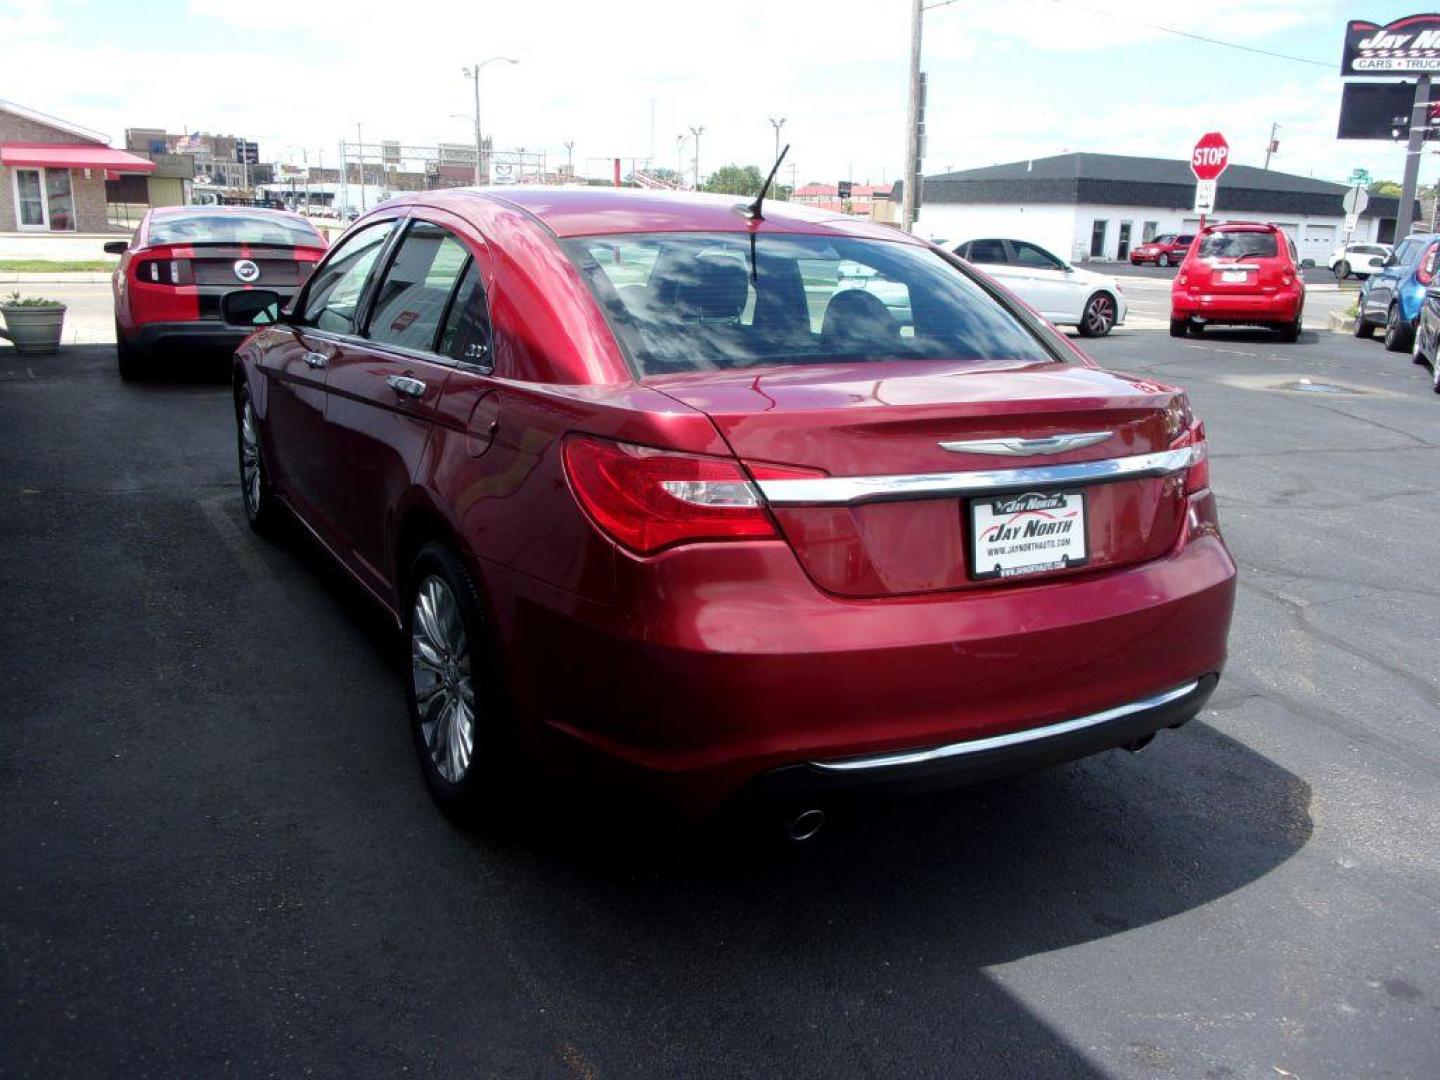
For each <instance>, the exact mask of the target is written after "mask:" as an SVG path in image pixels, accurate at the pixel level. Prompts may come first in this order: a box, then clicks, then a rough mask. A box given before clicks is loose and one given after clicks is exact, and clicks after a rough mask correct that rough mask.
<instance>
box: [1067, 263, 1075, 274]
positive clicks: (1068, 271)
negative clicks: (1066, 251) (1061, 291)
mask: <svg viewBox="0 0 1440 1080" xmlns="http://www.w3.org/2000/svg"><path fill="white" fill-rule="evenodd" d="M1074 272H1075V267H1073V266H1071V265H1070V264H1069V263H1066V264H1065V273H1067V274H1073V273H1074Z"/></svg>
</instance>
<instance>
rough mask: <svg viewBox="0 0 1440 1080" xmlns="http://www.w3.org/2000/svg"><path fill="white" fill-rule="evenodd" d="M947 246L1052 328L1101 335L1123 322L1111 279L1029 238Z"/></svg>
mask: <svg viewBox="0 0 1440 1080" xmlns="http://www.w3.org/2000/svg"><path fill="white" fill-rule="evenodd" d="M950 250H952V251H953V252H955V254H957V255H959V256H960V257H961V258H962V259H965V260H966V261H968V262H972V263H974V264H975V265H976V266H977V267H979V268H980V269H981V270H983V271H984V272H985V273H987V274H989V275H990V276H991V277H993V278H994V279H995V280H996V281H998V282H1000V284H1002V285H1004V286H1005V287H1006V288H1007V289H1009V290H1010V291H1011V292H1013V293H1014V294H1015V295H1016V296H1018V297H1020V299H1021V300H1024V301H1025V302H1026V303H1027V304H1029V305H1030V306H1031V307H1032V308H1034V309H1035V310H1036V311H1038V312H1039V313H1040V314H1041V315H1043V316H1045V318H1047V319H1049V320H1050V321H1051V322H1052V323H1055V324H1056V325H1057V326H1074V327H1077V328H1078V329H1079V330H1080V333H1081V334H1083V335H1084V336H1085V337H1104V336H1105V335H1106V334H1108V333H1109V332H1110V331H1111V329H1113V328H1114V327H1116V326H1120V325H1121V324H1123V323H1124V322H1125V294H1124V292H1122V291H1121V289H1120V284H1119V282H1117V281H1116V280H1115V279H1114V278H1113V277H1107V276H1106V275H1104V274H1094V273H1091V272H1090V271H1089V270H1080V269H1078V268H1076V267H1074V266H1071V265H1070V264H1069V263H1067V262H1066V261H1065V260H1063V259H1059V258H1056V257H1055V256H1054V255H1052V254H1050V252H1048V251H1046V250H1045V249H1044V248H1043V247H1041V246H1040V245H1039V244H1036V243H1033V242H1031V241H1029V240H1010V239H996V238H990V239H985V240H967V241H965V242H964V243H963V244H957V245H955V246H954V247H952V248H951V249H950Z"/></svg>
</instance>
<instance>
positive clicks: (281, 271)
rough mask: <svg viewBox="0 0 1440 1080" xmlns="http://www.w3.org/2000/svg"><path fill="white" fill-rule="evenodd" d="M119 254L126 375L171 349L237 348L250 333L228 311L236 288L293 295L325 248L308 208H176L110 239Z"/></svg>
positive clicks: (119, 320)
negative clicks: (302, 211)
mask: <svg viewBox="0 0 1440 1080" xmlns="http://www.w3.org/2000/svg"><path fill="white" fill-rule="evenodd" d="M105 250H106V251H107V252H109V253H111V254H112V255H120V256H121V258H120V265H119V266H117V267H116V268H115V274H114V277H113V279H112V281H113V286H114V292H115V343H116V349H117V351H118V353H119V360H120V375H121V377H122V378H126V379H132V378H136V377H138V376H139V375H141V374H143V371H144V364H145V359H146V356H147V355H148V354H150V353H153V352H155V351H156V350H157V349H159V348H160V347H163V346H171V345H174V346H180V347H193V346H203V345H215V346H220V347H223V348H227V349H233V348H234V347H235V346H236V345H238V344H239V343H240V342H241V341H243V340H244V338H245V333H244V331H239V332H237V331H236V329H235V328H234V327H231V326H226V325H225V323H224V321H223V320H222V319H221V317H220V298H221V297H222V296H224V295H225V294H226V293H227V292H230V291H231V290H232V289H235V288H236V287H237V286H245V287H254V286H259V287H262V288H265V289H270V290H274V291H276V292H278V293H280V294H281V295H282V296H284V297H286V298H287V299H288V298H289V297H290V296H291V295H292V294H293V293H294V291H295V289H296V288H298V287H299V285H300V283H301V282H303V281H304V280H305V277H306V275H307V274H309V273H310V270H311V268H312V267H313V266H314V265H315V264H316V263H317V262H319V260H320V256H322V255H324V254H325V240H324V239H323V238H322V237H321V235H320V234H319V232H317V231H316V229H315V226H313V225H311V224H310V222H309V221H307V220H306V219H305V218H303V217H301V216H300V215H299V214H291V213H286V212H284V211H280V210H252V209H250V208H248V207H228V206H227V207H219V206H170V207H158V208H156V209H154V210H150V211H149V212H147V213H146V214H145V216H144V217H143V218H141V219H140V226H139V228H137V229H136V230H135V236H134V239H132V240H131V241H129V242H127V241H124V240H113V241H111V242H110V243H107V244H106V245H105Z"/></svg>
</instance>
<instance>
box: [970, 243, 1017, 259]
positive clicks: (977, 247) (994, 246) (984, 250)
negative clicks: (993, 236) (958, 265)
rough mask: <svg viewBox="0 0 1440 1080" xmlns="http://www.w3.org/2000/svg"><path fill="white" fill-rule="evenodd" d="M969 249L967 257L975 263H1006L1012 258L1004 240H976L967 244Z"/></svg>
mask: <svg viewBox="0 0 1440 1080" xmlns="http://www.w3.org/2000/svg"><path fill="white" fill-rule="evenodd" d="M967 250H968V251H969V254H967V255H966V256H965V257H966V258H967V259H969V260H970V261H971V262H973V263H1005V262H1009V260H1010V256H1009V255H1008V254H1006V252H1005V241H1003V240H974V241H971V242H970V244H968V245H967Z"/></svg>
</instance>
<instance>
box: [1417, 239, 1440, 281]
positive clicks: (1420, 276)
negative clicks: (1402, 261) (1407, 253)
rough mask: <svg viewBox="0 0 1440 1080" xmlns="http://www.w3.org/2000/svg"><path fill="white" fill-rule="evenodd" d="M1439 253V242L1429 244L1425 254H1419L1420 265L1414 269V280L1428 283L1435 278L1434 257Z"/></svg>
mask: <svg viewBox="0 0 1440 1080" xmlns="http://www.w3.org/2000/svg"><path fill="white" fill-rule="evenodd" d="M1437 253H1440V244H1431V245H1430V246H1429V247H1428V248H1426V249H1425V254H1424V255H1422V256H1420V265H1419V266H1418V267H1417V268H1416V270H1415V280H1416V281H1418V282H1419V283H1420V284H1421V285H1429V284H1430V282H1432V281H1434V280H1435V258H1436V254H1437Z"/></svg>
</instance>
